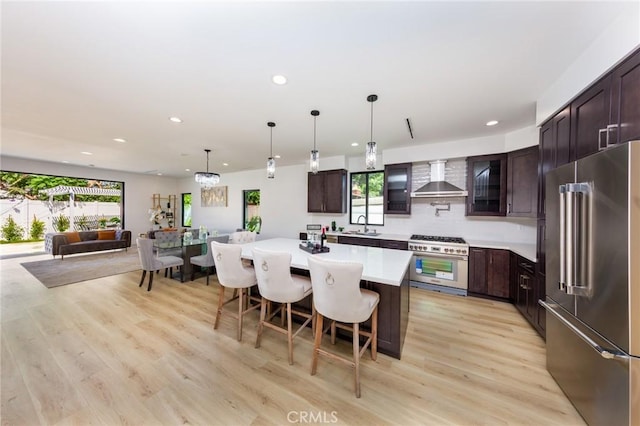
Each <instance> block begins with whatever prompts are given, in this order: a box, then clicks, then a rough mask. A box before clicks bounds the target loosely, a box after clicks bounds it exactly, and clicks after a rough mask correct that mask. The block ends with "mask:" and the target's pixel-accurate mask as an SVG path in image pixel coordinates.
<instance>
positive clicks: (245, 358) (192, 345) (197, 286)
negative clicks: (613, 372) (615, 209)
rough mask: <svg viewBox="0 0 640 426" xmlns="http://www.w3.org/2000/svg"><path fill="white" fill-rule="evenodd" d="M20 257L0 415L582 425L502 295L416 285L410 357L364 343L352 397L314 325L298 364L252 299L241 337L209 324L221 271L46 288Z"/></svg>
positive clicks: (25, 421)
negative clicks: (315, 362)
mask: <svg viewBox="0 0 640 426" xmlns="http://www.w3.org/2000/svg"><path fill="white" fill-rule="evenodd" d="M35 259H36V258H29V259H28V260H35ZM20 261H21V260H20V259H10V260H2V261H0V267H1V269H2V270H1V271H0V279H1V296H2V298H1V309H2V321H1V328H2V330H1V335H2V341H1V349H2V352H1V356H2V359H1V364H2V378H1V380H2V387H1V395H0V396H1V399H2V406H1V412H0V416H1V421H2V424H3V425H36V424H47V425H49V424H82V425H88V424H108V425H111V424H133V425H143V424H178V423H188V424H197V425H211V424H223V425H236V424H239V425H243V424H256V425H258V424H265V425H270V424H276V425H282V424H290V423H338V424H367V425H378V424H401V425H412V424H433V425H442V424H461V425H469V424H489V425H497V424H512V425H516V424H532V425H541V424H544V425H555V424H558V425H560V424H561V425H578V424H584V423H583V421H582V419H581V418H580V416H579V415H578V414H577V412H576V411H575V410H574V408H573V407H572V405H571V404H570V403H569V401H568V400H567V399H566V397H565V396H564V395H563V394H562V392H561V391H560V389H559V388H558V386H557V385H556V383H555V382H554V381H553V379H552V378H551V376H550V375H549V374H548V373H547V371H546V369H545V348H544V341H543V340H542V339H540V338H539V337H538V335H537V334H536V333H535V331H534V330H533V329H532V328H531V327H530V326H529V325H528V324H527V323H526V322H525V321H524V319H523V318H522V317H521V316H520V315H519V314H518V313H517V311H516V310H515V308H514V307H513V306H511V305H509V304H506V303H499V302H492V301H487V300H482V299H476V298H463V297H459V296H448V295H442V294H438V293H431V292H427V291H424V290H418V289H411V314H410V321H409V328H408V332H407V337H406V341H405V344H404V351H403V354H402V360H396V359H393V358H390V357H387V356H385V355H382V354H378V360H377V361H375V362H374V361H371V357H370V355H369V354H365V355H364V356H363V358H362V367H361V383H362V398H360V399H356V398H355V395H354V392H353V372H352V371H351V370H350V369H349V368H348V367H346V366H345V365H344V364H342V363H339V362H331V361H328V360H326V359H321V360H320V363H319V366H318V374H317V375H316V376H311V375H310V374H309V371H310V363H311V352H312V336H311V333H310V331H309V332H307V331H305V332H303V333H302V334H301V338H298V339H296V341H295V349H294V350H295V364H294V365H292V366H290V365H289V364H288V362H287V344H286V339H285V338H283V336H281V335H280V334H278V333H273V332H270V331H269V330H266V331H265V333H264V335H263V338H262V347H261V348H260V349H255V348H254V343H255V337H256V324H257V319H258V311H256V312H255V315H249V316H248V319H247V320H246V322H245V328H244V333H243V341H242V342H237V341H236V339H235V337H236V332H235V322H234V320H233V319H231V318H229V317H228V316H227V317H225V316H223V318H222V320H221V325H220V328H219V329H218V330H217V331H214V330H213V321H214V316H215V308H216V302H217V297H218V295H217V289H218V285H217V283H216V281H215V278H214V277H212V280H211V285H210V286H209V287H207V286H206V285H205V284H204V278H200V279H198V280H196V281H193V282H186V283H184V284H180V283H179V282H177V281H173V280H168V279H166V278H160V279H154V284H153V290H152V291H151V292H147V291H146V289H145V288H139V287H138V282H139V279H140V273H139V272H132V273H128V274H123V275H116V276H111V277H106V278H101V279H97V280H93V281H87V282H84V283H78V284H72V285H67V286H63V287H58V288H54V289H50V290H48V289H46V288H45V287H44V286H43V285H41V284H40V283H39V282H38V281H37V280H36V279H35V278H33V277H32V276H31V275H30V274H29V273H27V272H26V271H25V270H24V269H22V267H21V266H20V264H19V262H20ZM22 261H24V259H22ZM105 267H108V265H105ZM325 339H326V340H324V341H323V344H328V339H327V338H326V337H325ZM336 350H339V351H344V353H345V354H347V355H348V354H350V351H351V346H350V344H349V342H340V343H338V345H337V347H336Z"/></svg>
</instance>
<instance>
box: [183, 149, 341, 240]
mask: <svg viewBox="0 0 640 426" xmlns="http://www.w3.org/2000/svg"><path fill="white" fill-rule="evenodd" d="M321 164H322V159H321ZM339 167H342V166H339ZM178 186H179V192H190V193H191V194H192V196H193V206H192V218H193V220H192V224H193V227H195V228H197V227H198V226H200V225H205V226H206V227H207V229H209V230H218V231H233V230H235V229H236V228H241V227H242V226H243V224H242V209H243V198H242V197H243V192H242V191H243V190H247V189H259V190H260V216H261V218H262V228H261V232H260V237H259V238H260V239H263V238H270V237H288V238H298V232H299V231H300V230H302V229H305V228H306V224H307V223H310V222H309V220H310V219H309V218H310V215H309V214H308V213H307V165H306V164H304V165H298V166H287V167H276V175H275V178H274V179H267V173H266V169H260V170H251V171H247V172H237V173H225V174H223V175H222V177H221V180H220V183H219V184H218V186H226V187H227V197H228V206H227V207H202V206H201V198H200V188H199V186H198V185H197V184H196V183H195V181H194V180H193V179H181V180H180V181H179V184H178Z"/></svg>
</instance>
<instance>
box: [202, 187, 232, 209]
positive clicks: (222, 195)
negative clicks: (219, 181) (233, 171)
mask: <svg viewBox="0 0 640 426" xmlns="http://www.w3.org/2000/svg"><path fill="white" fill-rule="evenodd" d="M200 200H201V202H200V205H201V206H202V207H227V187H226V186H214V187H213V188H209V189H207V188H202V189H201V190H200Z"/></svg>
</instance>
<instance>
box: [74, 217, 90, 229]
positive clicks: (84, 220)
mask: <svg viewBox="0 0 640 426" xmlns="http://www.w3.org/2000/svg"><path fill="white" fill-rule="evenodd" d="M87 222H88V219H87V217H86V216H85V215H82V216H80V218H79V219H78V222H76V223H77V224H78V228H80V230H81V231H86V230H87Z"/></svg>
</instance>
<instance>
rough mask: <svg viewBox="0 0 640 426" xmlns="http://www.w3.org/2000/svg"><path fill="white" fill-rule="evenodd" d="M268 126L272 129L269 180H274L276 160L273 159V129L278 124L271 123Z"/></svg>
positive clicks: (268, 164) (268, 163)
mask: <svg viewBox="0 0 640 426" xmlns="http://www.w3.org/2000/svg"><path fill="white" fill-rule="evenodd" d="M267 126H269V127H270V129H271V140H270V142H269V146H270V148H269V159H267V178H269V179H273V178H274V177H275V176H276V160H275V159H274V158H273V128H274V127H276V123H274V122H273V121H270V122H268V123H267Z"/></svg>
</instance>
